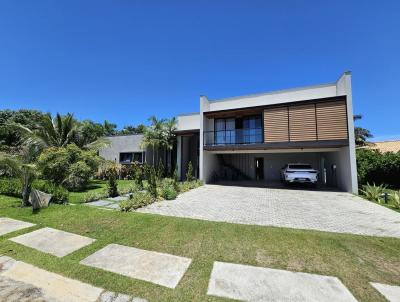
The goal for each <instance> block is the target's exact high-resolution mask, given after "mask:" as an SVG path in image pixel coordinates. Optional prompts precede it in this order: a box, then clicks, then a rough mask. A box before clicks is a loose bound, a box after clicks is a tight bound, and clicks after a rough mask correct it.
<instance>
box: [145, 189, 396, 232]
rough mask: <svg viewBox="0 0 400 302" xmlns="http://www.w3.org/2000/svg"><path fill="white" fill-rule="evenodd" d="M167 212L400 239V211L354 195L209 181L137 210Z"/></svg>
mask: <svg viewBox="0 0 400 302" xmlns="http://www.w3.org/2000/svg"><path fill="white" fill-rule="evenodd" d="M138 211H140V212H145V213H153V214H161V215H167V216H176V217H187V218H197V219H204V220H211V221H225V222H232V223H240V224H254V225H267V226H278V227H288V228H296V229H312V230H320V231H327V232H339V233H352V234H361V235H372V236H385V237H386V236H387V237H398V238H400V214H399V213H397V212H395V211H392V210H390V209H387V208H385V207H382V206H379V205H377V204H374V203H372V202H369V201H366V200H364V199H362V198H360V197H357V196H354V195H351V194H349V193H341V192H325V191H307V190H288V189H271V188H249V187H239V186H219V185H205V186H203V187H200V188H198V189H195V190H192V191H189V192H186V193H184V194H181V195H180V196H179V197H178V198H177V199H176V200H170V201H162V202H157V203H154V204H152V205H149V206H147V207H146V208H142V209H140V210H138Z"/></svg>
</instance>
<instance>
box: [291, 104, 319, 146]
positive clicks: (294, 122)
mask: <svg viewBox="0 0 400 302" xmlns="http://www.w3.org/2000/svg"><path fill="white" fill-rule="evenodd" d="M289 133H290V141H315V140H317V129H316V120H315V105H314V104H308V105H300V106H290V107H289Z"/></svg>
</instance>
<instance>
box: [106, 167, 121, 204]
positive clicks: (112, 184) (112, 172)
mask: <svg viewBox="0 0 400 302" xmlns="http://www.w3.org/2000/svg"><path fill="white" fill-rule="evenodd" d="M118 172H119V171H118V166H117V165H116V164H113V165H110V166H109V168H108V171H107V173H106V175H107V180H108V183H107V190H108V195H109V196H110V197H116V196H118V185H117V179H118V174H119V173H118Z"/></svg>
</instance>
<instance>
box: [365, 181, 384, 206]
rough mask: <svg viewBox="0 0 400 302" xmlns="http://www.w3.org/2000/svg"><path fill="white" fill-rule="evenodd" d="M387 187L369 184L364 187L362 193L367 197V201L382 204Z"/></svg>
mask: <svg viewBox="0 0 400 302" xmlns="http://www.w3.org/2000/svg"><path fill="white" fill-rule="evenodd" d="M385 189H386V186H384V185H379V186H376V185H375V184H373V185H370V184H369V183H367V184H366V185H364V186H363V189H362V190H361V193H362V194H363V195H364V196H365V198H366V199H368V200H372V201H376V202H378V203H382V194H383V193H384V192H385Z"/></svg>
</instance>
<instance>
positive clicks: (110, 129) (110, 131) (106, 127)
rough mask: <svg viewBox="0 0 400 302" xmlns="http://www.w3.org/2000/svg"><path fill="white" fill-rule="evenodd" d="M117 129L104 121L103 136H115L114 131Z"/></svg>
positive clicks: (114, 125)
mask: <svg viewBox="0 0 400 302" xmlns="http://www.w3.org/2000/svg"><path fill="white" fill-rule="evenodd" d="M116 128H117V125H116V124H113V123H110V122H109V121H107V120H105V121H104V124H103V129H104V134H105V135H113V134H115V129H116Z"/></svg>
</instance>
